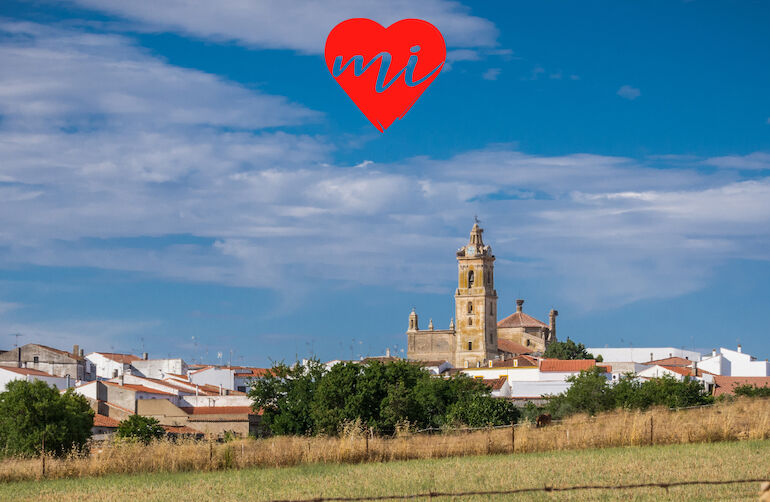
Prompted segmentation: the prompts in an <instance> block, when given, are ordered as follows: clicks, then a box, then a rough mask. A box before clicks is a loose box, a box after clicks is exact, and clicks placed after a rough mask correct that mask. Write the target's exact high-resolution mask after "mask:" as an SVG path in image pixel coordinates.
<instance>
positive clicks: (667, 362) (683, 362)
mask: <svg viewBox="0 0 770 502" xmlns="http://www.w3.org/2000/svg"><path fill="white" fill-rule="evenodd" d="M642 364H647V365H650V366H652V365H655V364H659V365H661V366H692V361H690V360H689V359H685V358H683V357H667V358H665V359H658V360H656V361H648V362H646V363H642Z"/></svg>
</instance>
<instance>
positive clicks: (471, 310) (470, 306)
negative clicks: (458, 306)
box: [468, 302, 473, 314]
mask: <svg viewBox="0 0 770 502" xmlns="http://www.w3.org/2000/svg"><path fill="white" fill-rule="evenodd" d="M468 313H469V314H472V313H473V302H468Z"/></svg>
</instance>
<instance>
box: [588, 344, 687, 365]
mask: <svg viewBox="0 0 770 502" xmlns="http://www.w3.org/2000/svg"><path fill="white" fill-rule="evenodd" d="M586 351H587V352H588V353H589V354H592V355H593V356H594V357H599V356H602V361H603V362H605V363H614V362H634V363H648V362H650V361H656V360H658V359H666V358H669V357H681V358H682V359H688V360H690V361H700V359H701V354H700V352H696V351H694V350H685V349H677V348H675V347H604V348H601V347H589V348H587V349H586Z"/></svg>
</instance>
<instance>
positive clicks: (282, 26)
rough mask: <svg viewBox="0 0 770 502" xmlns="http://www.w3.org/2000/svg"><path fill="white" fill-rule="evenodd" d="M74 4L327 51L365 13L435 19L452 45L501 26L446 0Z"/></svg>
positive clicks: (490, 39)
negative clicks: (340, 28)
mask: <svg viewBox="0 0 770 502" xmlns="http://www.w3.org/2000/svg"><path fill="white" fill-rule="evenodd" d="M73 2H74V3H76V4H78V5H80V6H82V7H87V8H91V9H95V10H99V11H102V12H107V13H110V14H115V15H119V16H122V17H125V18H127V19H130V20H134V21H137V22H139V23H141V24H142V26H143V28H144V29H148V30H153V31H176V32H180V33H184V34H189V35H193V36H197V37H201V38H207V39H212V40H216V41H235V42H238V43H240V44H243V45H246V46H248V47H255V48H268V49H290V50H295V51H299V52H302V53H306V54H320V53H322V52H323V46H324V42H325V40H326V35H328V34H329V32H330V31H331V30H332V28H334V26H335V25H337V24H338V23H339V22H341V21H344V20H345V19H349V18H354V17H365V18H369V19H372V20H374V21H377V22H378V23H380V24H382V25H383V26H389V25H390V24H392V23H394V22H396V21H398V20H401V19H407V18H418V19H424V20H426V21H429V22H430V23H432V24H434V25H435V26H436V27H437V28H438V29H439V30H440V31H441V33H442V35H443V36H444V38H445V40H446V42H447V46H449V47H495V46H496V45H497V35H498V31H497V28H495V26H494V24H493V23H492V22H490V21H488V20H486V19H483V18H480V17H476V16H473V15H471V14H470V13H469V9H468V8H467V7H464V6H462V5H461V4H459V3H458V2H454V1H446V0H422V1H420V2H413V1H411V0H393V1H388V2H382V1H375V0H327V1H324V2H315V1H312V0H294V1H292V2H285V1H280V0H260V1H258V2H255V1H250V0H230V1H227V2H198V1H193V0H171V1H166V2H154V1H150V0H133V1H131V2H125V1H123V0H73Z"/></svg>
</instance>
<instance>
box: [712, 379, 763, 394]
mask: <svg viewBox="0 0 770 502" xmlns="http://www.w3.org/2000/svg"><path fill="white" fill-rule="evenodd" d="M714 383H715V384H716V388H715V389H714V396H721V395H722V394H733V392H734V391H735V388H736V387H740V386H741V385H753V386H755V387H770V377H730V376H721V375H715V376H714Z"/></svg>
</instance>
